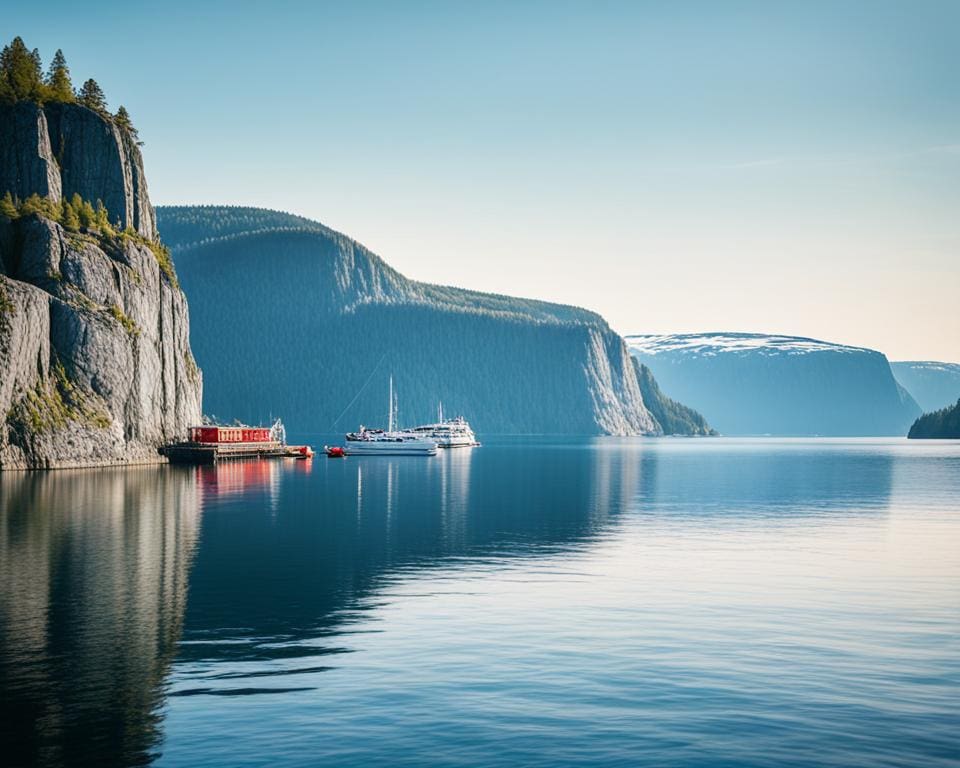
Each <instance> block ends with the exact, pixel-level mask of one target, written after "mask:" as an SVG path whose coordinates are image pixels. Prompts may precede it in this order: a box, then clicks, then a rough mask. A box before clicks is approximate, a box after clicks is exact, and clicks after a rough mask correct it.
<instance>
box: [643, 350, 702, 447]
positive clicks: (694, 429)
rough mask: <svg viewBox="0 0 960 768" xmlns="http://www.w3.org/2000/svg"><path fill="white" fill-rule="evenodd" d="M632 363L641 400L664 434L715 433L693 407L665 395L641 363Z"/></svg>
mask: <svg viewBox="0 0 960 768" xmlns="http://www.w3.org/2000/svg"><path fill="white" fill-rule="evenodd" d="M633 365H634V367H635V368H636V371H637V380H638V381H639V382H640V392H641V394H642V395H643V402H644V404H645V405H646V406H647V408H648V409H649V410H650V413H651V414H653V418H655V419H656V420H657V423H658V424H659V425H660V428H661V429H662V430H663V434H665V435H696V436H701V437H706V436H711V435H716V434H717V432H716V430H715V429H713V428H711V426H710V425H709V424H708V423H707V420H706V419H705V418H703V416H701V415H700V414H699V413H697V412H696V411H695V410H693V408H688V407H687V406H685V405H684V404H683V403H678V402H677V401H676V400H673V399H672V398H669V397H667V396H666V395H665V394H663V391H662V390H661V389H660V385H659V384H657V380H656V379H655V378H654V376H653V371H651V370H650V369H649V368H648V367H647V366H645V365H644V364H643V363H639V362H637V361H636V360H634V361H633Z"/></svg>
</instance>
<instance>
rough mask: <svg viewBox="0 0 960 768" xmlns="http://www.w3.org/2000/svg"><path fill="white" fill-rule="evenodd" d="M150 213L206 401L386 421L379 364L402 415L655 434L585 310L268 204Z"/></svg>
mask: <svg viewBox="0 0 960 768" xmlns="http://www.w3.org/2000/svg"><path fill="white" fill-rule="evenodd" d="M158 222H159V226H160V230H161V232H162V233H163V235H164V238H165V240H166V242H168V243H169V244H170V245H171V247H172V249H173V251H174V254H175V255H176V258H177V265H178V270H179V274H180V278H181V281H182V284H183V287H184V290H185V291H186V293H187V296H188V298H189V300H190V307H191V322H192V324H193V329H194V338H193V345H194V349H195V351H196V353H197V359H198V360H199V361H200V363H201V364H202V365H203V366H204V369H205V370H206V371H207V377H206V380H205V390H206V391H205V405H206V409H207V411H208V412H209V413H213V414H217V415H219V416H221V417H224V418H227V417H229V418H233V417H237V418H240V419H243V420H247V421H254V422H259V421H265V420H266V419H267V418H268V417H269V415H270V414H271V413H273V414H278V413H279V414H282V415H283V417H284V420H285V421H286V422H287V425H288V427H290V428H291V429H293V430H295V431H303V432H327V431H334V430H336V429H340V430H341V431H342V430H343V429H344V428H346V427H349V428H351V429H352V428H355V427H356V425H357V424H359V423H365V424H370V425H376V424H384V423H386V414H387V378H388V376H389V375H391V374H392V375H393V377H394V381H395V383H396V386H397V389H398V392H399V399H400V411H401V421H402V422H403V423H405V424H413V423H417V422H423V421H427V420H431V419H433V418H435V417H436V411H437V405H438V403H439V402H441V401H442V403H443V406H444V410H445V411H446V412H447V413H448V414H455V413H462V414H463V415H465V416H466V417H467V418H468V419H470V421H471V423H472V424H473V425H474V427H475V428H476V429H477V430H478V431H479V432H480V433H488V434H489V433H567V434H615V435H625V434H657V433H658V432H659V428H658V425H657V423H656V422H655V421H654V419H653V418H652V417H651V415H650V413H649V411H648V410H647V408H646V406H645V405H644V401H643V395H642V394H641V392H640V387H639V383H638V380H637V376H636V372H635V370H634V368H633V364H632V361H631V359H630V357H629V353H628V351H627V349H626V347H625V346H624V343H623V340H622V339H621V338H620V337H619V336H618V335H617V334H616V333H614V332H613V331H612V330H611V329H610V328H609V326H608V325H607V324H606V322H604V320H603V318H601V317H600V316H599V315H597V314H595V313H593V312H588V311H586V310H583V309H579V308H577V307H569V306H562V305H557V304H549V303H547V302H539V301H532V300H529V299H521V298H513V297H508V296H498V295H491V294H484V293H478V292H475V291H468V290H463V289H460V288H449V287H443V286H436V285H429V284H426V283H419V282H416V281H413V280H409V279H407V278H406V277H404V276H403V275H401V274H400V273H398V272H397V271H396V270H394V269H391V268H390V267H389V266H388V265H387V264H386V263H384V261H383V260H382V259H380V258H379V257H378V256H376V255H375V254H373V253H371V252H370V251H368V250H367V249H366V248H364V247H363V246H362V245H360V244H359V243H357V242H355V241H353V240H351V239H350V238H348V237H346V236H344V235H342V234H340V233H337V232H334V231H333V230H330V229H328V228H326V227H324V226H323V225H321V224H318V223H317V222H312V221H309V220H307V219H302V218H299V217H295V216H289V215H287V214H280V213H277V212H273V211H264V210H259V209H250V208H227V207H219V208H216V207H176V208H160V209H158ZM265 339H269V341H265ZM354 398H355V399H354ZM351 401H352V402H351Z"/></svg>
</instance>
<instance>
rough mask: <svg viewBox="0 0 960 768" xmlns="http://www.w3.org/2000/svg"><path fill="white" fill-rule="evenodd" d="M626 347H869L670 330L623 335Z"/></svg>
mask: <svg viewBox="0 0 960 768" xmlns="http://www.w3.org/2000/svg"><path fill="white" fill-rule="evenodd" d="M624 338H625V339H626V341H627V344H628V345H629V347H630V349H632V350H635V351H636V352H637V353H638V354H644V355H657V354H660V353H663V352H679V351H685V352H690V353H695V354H699V355H718V354H723V353H730V352H734V353H736V352H749V353H760V354H777V355H780V354H788V355H806V354H810V353H811V352H825V351H830V352H849V353H860V352H869V351H871V350H867V349H864V348H863V347H851V346H848V345H846V344H834V343H832V342H829V341H820V340H819V339H808V338H805V337H803V336H780V335H776V334H767V333H671V334H659V335H655V334H641V335H636V336H625V337H624Z"/></svg>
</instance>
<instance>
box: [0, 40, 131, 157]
mask: <svg viewBox="0 0 960 768" xmlns="http://www.w3.org/2000/svg"><path fill="white" fill-rule="evenodd" d="M20 101H28V102H33V103H34V104H40V105H43V104H80V105H82V106H84V107H87V108H89V109H92V110H93V111H94V112H97V113H98V114H100V115H102V116H103V117H105V118H107V119H109V120H111V121H112V122H113V123H114V125H117V126H119V127H120V128H122V129H124V130H126V131H127V132H128V133H129V134H130V135H131V136H132V137H133V139H134V140H135V141H137V142H138V143H140V142H139V136H138V135H137V129H136V128H134V127H133V123H132V122H131V120H130V113H129V112H127V110H126V109H125V108H124V107H123V106H121V107H120V108H119V109H118V110H117V113H116V114H115V115H111V114H110V111H109V109H108V108H107V97H106V94H104V92H103V89H102V88H101V87H100V85H99V84H98V83H97V81H96V80H94V79H93V78H90V79H88V80H87V81H85V82H84V84H83V85H82V86H80V88H79V89H74V87H73V81H72V80H71V78H70V68H69V67H68V66H67V59H66V57H65V56H64V55H63V51H61V50H59V49H58V50H57V52H56V53H55V54H54V55H53V59H52V60H51V62H50V67H49V69H47V73H46V74H45V75H44V74H43V62H42V60H41V59H40V51H38V50H37V49H36V48H34V49H33V50H32V51H31V50H30V49H29V48H28V47H27V44H26V43H24V42H23V38H21V37H15V38H13V40H11V41H10V44H9V45H7V46H5V47H4V49H3V51H2V52H0V103H2V104H16V103H17V102H20Z"/></svg>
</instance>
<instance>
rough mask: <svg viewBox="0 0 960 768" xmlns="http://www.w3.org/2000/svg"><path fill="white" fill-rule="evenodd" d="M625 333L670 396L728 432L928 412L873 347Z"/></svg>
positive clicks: (792, 430)
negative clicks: (924, 410) (900, 383)
mask: <svg viewBox="0 0 960 768" xmlns="http://www.w3.org/2000/svg"><path fill="white" fill-rule="evenodd" d="M626 341H627V344H628V345H629V346H630V351H631V354H633V355H634V357H635V358H636V359H637V360H638V361H639V362H642V363H643V364H645V365H647V366H649V367H650V369H651V370H652V371H653V374H654V376H656V378H657V381H659V383H660V385H661V386H662V387H663V388H664V389H665V390H666V391H667V392H669V393H670V395H671V396H672V397H676V398H677V399H679V400H680V401H682V402H683V403H685V404H687V405H689V406H690V407H692V408H696V409H697V410H698V411H699V412H700V413H702V414H703V415H704V416H705V417H706V418H707V419H708V420H709V421H710V423H711V425H713V426H714V427H715V428H716V429H718V430H719V431H720V432H722V433H723V434H727V435H764V434H772V435H834V436H856V435H903V434H905V433H906V431H907V429H908V428H909V426H910V424H911V423H912V422H913V420H914V419H915V418H916V417H917V416H918V415H919V413H920V408H919V406H918V405H917V403H916V402H915V401H914V400H913V398H912V397H911V396H910V394H909V393H908V392H907V391H906V390H904V388H903V387H901V386H900V385H899V384H898V383H897V382H896V380H895V379H894V377H893V374H892V373H891V370H890V364H889V363H888V361H887V358H886V357H885V356H884V355H883V354H881V353H880V352H876V351H874V350H870V349H863V348H860V347H853V346H848V345H844V344H833V343H830V342H826V341H821V340H818V339H809V338H803V337H794V336H781V335H770V334H756V333H696V334H671V335H639V336H627V337H626Z"/></svg>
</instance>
